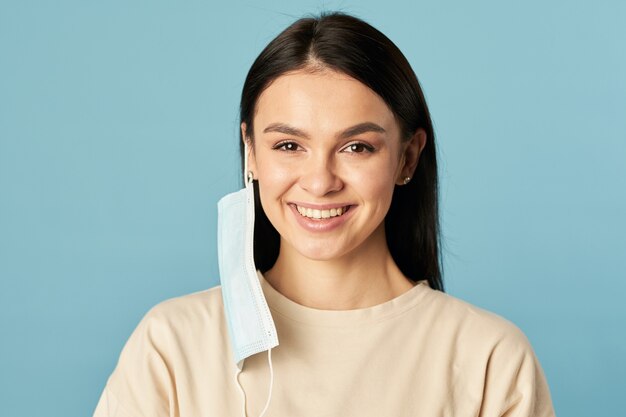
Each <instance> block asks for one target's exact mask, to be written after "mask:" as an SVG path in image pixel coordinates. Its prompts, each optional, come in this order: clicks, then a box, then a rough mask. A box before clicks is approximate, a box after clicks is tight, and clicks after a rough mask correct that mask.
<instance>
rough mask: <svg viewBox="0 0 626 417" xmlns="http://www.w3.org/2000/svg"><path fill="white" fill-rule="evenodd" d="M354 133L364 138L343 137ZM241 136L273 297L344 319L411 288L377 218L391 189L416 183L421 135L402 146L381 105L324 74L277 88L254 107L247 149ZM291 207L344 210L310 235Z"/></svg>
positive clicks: (347, 81)
mask: <svg viewBox="0 0 626 417" xmlns="http://www.w3.org/2000/svg"><path fill="white" fill-rule="evenodd" d="M355 126H360V127H361V129H358V130H359V131H358V132H355V131H354V130H352V131H350V128H353V127H355ZM241 129H242V134H243V137H244V138H245V139H244V140H246V141H247V142H248V149H249V154H248V159H249V161H248V166H249V169H250V170H251V171H252V172H253V175H254V178H255V179H257V180H258V183H259V191H260V197H261V204H262V206H263V209H264V210H265V213H266V214H267V216H268V218H269V220H270V221H271V223H272V224H273V225H274V227H275V228H276V230H277V231H278V232H279V234H280V239H281V241H280V252H279V256H278V259H277V261H276V264H275V265H274V267H273V268H272V269H271V270H269V271H267V272H266V273H265V274H264V276H265V278H266V280H267V281H268V282H269V283H270V284H271V285H272V286H273V287H274V288H275V289H276V290H278V291H279V292H280V293H282V294H283V295H285V296H286V297H287V298H289V299H291V300H293V301H295V302H296V303H298V304H301V305H304V306H308V307H312V308H317V309H326V310H346V309H355V308H364V307H369V306H373V305H376V304H380V303H383V302H385V301H388V300H390V299H392V298H395V297H397V296H398V295H400V294H402V293H403V292H405V291H407V290H408V289H410V288H412V286H413V284H412V283H411V281H410V280H408V279H407V278H406V277H405V276H403V275H402V273H401V271H400V270H399V269H398V267H397V266H396V264H395V263H394V261H393V259H392V257H391V254H390V253H389V250H388V247H387V244H386V241H385V228H384V218H385V215H386V213H387V211H388V210H389V206H390V204H391V198H392V193H393V190H394V187H395V186H402V184H403V180H404V178H405V177H407V176H408V177H412V176H413V172H414V171H415V167H416V166H417V162H418V159H419V155H420V153H421V151H422V149H423V148H424V145H425V143H426V134H425V132H424V131H423V130H422V129H419V130H418V131H416V132H415V133H414V135H413V136H412V137H411V138H410V139H409V140H408V141H404V142H403V141H401V140H400V125H399V123H398V122H397V120H396V118H395V116H394V114H393V112H392V111H391V110H390V109H389V107H388V106H387V104H386V103H385V102H384V101H383V100H382V98H380V97H379V96H378V95H377V94H376V93H374V92H373V91H372V90H370V89H369V88H368V87H366V86H365V85H364V84H362V83H361V82H359V81H357V80H355V79H353V78H351V77H349V76H347V75H345V74H343V73H338V72H335V71H332V70H327V69H324V70H319V69H318V70H316V71H310V70H309V71H307V70H299V71H295V72H291V73H287V74H284V75H282V76H280V77H279V78H277V79H276V80H274V82H273V83H272V84H270V86H269V87H268V88H267V89H266V90H265V91H264V92H263V93H262V94H261V96H260V97H259V99H258V101H257V107H256V112H255V115H254V135H253V138H254V139H253V140H252V139H251V138H249V137H248V136H247V135H246V125H245V124H242V125H241ZM295 203H298V205H300V206H310V207H318V205H322V204H323V205H328V204H330V205H332V206H336V207H341V206H346V205H349V206H350V209H349V210H348V212H346V213H345V214H343V216H342V217H344V218H343V219H342V220H341V221H339V222H337V223H338V226H336V227H332V228H330V229H328V230H326V229H324V230H315V229H313V230H312V229H311V227H304V226H303V225H309V226H310V225H313V226H317V225H318V223H315V221H312V220H310V219H309V220H306V219H305V220H303V219H298V216H301V214H299V213H298V212H297V211H296V210H295V205H294V204H295ZM303 221H304V223H303ZM335 221H336V219H335ZM307 222H308V223H307ZM329 223H332V222H328V223H326V224H329ZM333 224H334V223H333Z"/></svg>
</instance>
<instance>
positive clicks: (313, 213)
mask: <svg viewBox="0 0 626 417" xmlns="http://www.w3.org/2000/svg"><path fill="white" fill-rule="evenodd" d="M294 205H295V206H296V210H298V213H300V215H301V216H302V217H307V218H309V219H315V220H323V219H330V218H333V217H339V216H343V215H344V214H346V212H347V211H348V210H349V209H350V206H343V207H337V208H331V209H327V210H318V209H312V208H308V207H300V206H298V205H296V204H294Z"/></svg>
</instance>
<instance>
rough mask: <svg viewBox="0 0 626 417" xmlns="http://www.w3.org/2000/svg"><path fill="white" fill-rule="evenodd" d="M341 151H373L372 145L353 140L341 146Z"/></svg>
mask: <svg viewBox="0 0 626 417" xmlns="http://www.w3.org/2000/svg"><path fill="white" fill-rule="evenodd" d="M343 152H348V153H364V152H367V153H372V152H374V147H373V146H372V145H368V144H367V143H363V142H354V143H351V144H349V145H348V146H346V147H345V148H343Z"/></svg>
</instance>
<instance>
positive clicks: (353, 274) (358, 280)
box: [264, 227, 413, 310]
mask: <svg viewBox="0 0 626 417" xmlns="http://www.w3.org/2000/svg"><path fill="white" fill-rule="evenodd" d="M264 277H265V279H266V280H267V281H268V282H269V283H270V284H271V285H272V287H274V288H275V289H276V290H277V291H278V292H280V293H281V294H283V295H284V296H286V297H287V298H289V299H291V300H292V301H294V302H296V303H298V304H301V305H304V306H307V307H311V308H317V309H323V310H351V309H356V308H365V307H370V306H373V305H377V304H380V303H384V302H385V301H389V300H391V299H392V298H395V297H397V296H398V295H400V294H402V293H404V292H405V291H408V290H409V289H410V288H412V287H413V284H412V283H411V281H409V280H408V279H407V278H406V277H405V276H404V275H403V274H402V272H401V271H400V270H399V269H398V267H397V265H396V264H395V262H394V261H393V258H392V257H391V254H390V253H389V249H388V248H387V243H386V240H385V232H384V227H380V228H379V230H377V231H376V232H374V234H373V235H372V236H370V239H368V242H366V243H364V244H363V245H361V246H360V247H359V248H358V249H356V250H353V251H351V252H350V253H347V254H345V255H344V256H341V257H339V258H336V259H331V260H314V259H309V258H306V257H304V256H302V255H301V254H299V253H298V252H297V251H295V250H294V249H293V247H291V246H289V245H288V244H285V242H284V241H281V246H280V252H279V255H278V259H277V260H276V263H275V264H274V266H273V267H272V269H270V270H269V271H267V272H266V273H265V274H264Z"/></svg>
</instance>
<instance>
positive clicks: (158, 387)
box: [94, 309, 176, 417]
mask: <svg viewBox="0 0 626 417" xmlns="http://www.w3.org/2000/svg"><path fill="white" fill-rule="evenodd" d="M168 333H169V332H168V326H167V322H166V321H165V320H163V319H162V318H161V317H160V315H159V312H158V310H157V309H152V310H151V311H150V312H149V313H148V314H146V316H145V317H144V318H143V320H142V321H141V322H140V323H139V325H138V326H137V328H136V329H135V331H134V332H133V333H132V335H131V336H130V338H129V339H128V341H127V342H126V345H125V346H124V348H123V350H122V353H121V354H120V358H119V361H118V363H117V366H116V368H115V370H114V371H113V373H112V374H111V376H110V377H109V379H108V381H107V385H106V387H105V389H104V392H103V393H102V396H101V397H100V401H99V402H98V405H97V407H96V410H95V412H94V417H144V416H146V417H147V416H150V417H167V416H170V415H171V411H172V410H173V407H175V396H176V395H175V387H174V383H173V378H172V377H171V369H170V368H171V367H170V366H169V364H168V361H167V354H166V352H167V350H168V344H169V340H168V339H169V338H168Z"/></svg>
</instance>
